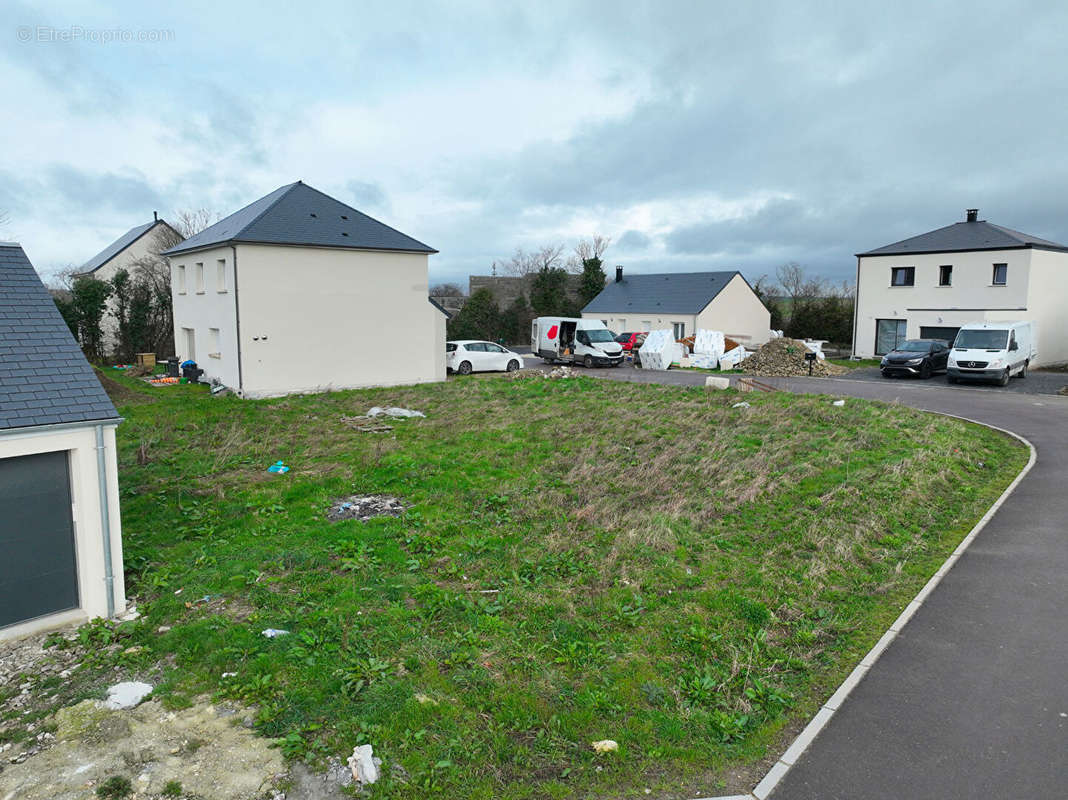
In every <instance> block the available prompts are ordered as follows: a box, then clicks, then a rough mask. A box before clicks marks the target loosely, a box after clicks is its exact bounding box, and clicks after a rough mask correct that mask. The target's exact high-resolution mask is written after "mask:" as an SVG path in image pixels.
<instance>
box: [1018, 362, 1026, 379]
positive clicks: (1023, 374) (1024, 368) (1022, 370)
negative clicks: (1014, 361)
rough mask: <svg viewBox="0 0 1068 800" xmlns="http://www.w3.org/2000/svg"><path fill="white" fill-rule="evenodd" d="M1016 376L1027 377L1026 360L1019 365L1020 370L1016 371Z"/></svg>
mask: <svg viewBox="0 0 1068 800" xmlns="http://www.w3.org/2000/svg"><path fill="white" fill-rule="evenodd" d="M1016 377H1017V378H1026V377H1027V362H1026V361H1025V362H1024V364H1023V366H1022V367H1020V371H1019V372H1017V373H1016Z"/></svg>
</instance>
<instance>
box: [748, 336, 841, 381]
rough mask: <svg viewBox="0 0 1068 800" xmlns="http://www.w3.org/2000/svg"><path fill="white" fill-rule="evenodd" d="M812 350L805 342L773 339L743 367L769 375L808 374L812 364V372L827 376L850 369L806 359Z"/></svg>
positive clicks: (752, 372) (750, 372) (755, 373)
mask: <svg viewBox="0 0 1068 800" xmlns="http://www.w3.org/2000/svg"><path fill="white" fill-rule="evenodd" d="M808 352H810V350H809V348H808V347H806V346H805V343H804V342H801V341H798V340H797V339H789V338H786V337H783V338H777V339H772V340H771V341H769V342H768V343H767V344H765V345H764V346H763V347H761V348H760V349H759V350H757V351H756V352H755V353H753V354H752V355H751V356H749V358H747V359H746V360H745V361H743V362H742V365H741V369H742V372H745V373H747V374H749V375H764V376H768V377H773V376H782V377H792V376H798V377H800V376H806V375H808V374H809V366H810V364H811V368H812V374H813V375H819V376H820V377H826V376H828V375H842V374H843V373H845V372H848V370H847V369H846V368H845V367H839V366H836V365H835V364H831V363H829V362H827V361H820V360H818V359H817V360H816V361H812V362H809V361H806V360H805V353H808Z"/></svg>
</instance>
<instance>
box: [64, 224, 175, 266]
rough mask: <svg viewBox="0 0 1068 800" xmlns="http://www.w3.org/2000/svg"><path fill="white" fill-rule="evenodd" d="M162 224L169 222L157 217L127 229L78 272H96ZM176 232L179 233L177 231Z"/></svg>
mask: <svg viewBox="0 0 1068 800" xmlns="http://www.w3.org/2000/svg"><path fill="white" fill-rule="evenodd" d="M160 225H167V223H166V222H164V221H163V220H161V219H156V220H153V221H152V222H146V223H145V224H144V225H137V226H136V227H133V228H130V230H128V231H126V233H124V234H123V235H122V236H120V237H119V238H118V239H116V240H115V241H114V242H112V243H111V244H109V245H108V246H107V247H105V248H104V249H103V250H101V251H100V252H99V253H97V254H96V255H95V256H93V257H92V258H90V259H89V260H88V261H86V262H85V263H84V264H82V265H81V267H79V268H78V273H79V274H81V275H84V274H86V273H89V272H96V271H97V270H98V269H100V268H101V267H102V266H104V265H105V264H107V263H108V262H109V261H111V259H113V258H114V257H115V256H117V255H118V254H119V253H121V252H122V251H123V250H125V249H126V248H127V247H129V246H130V245H132V244H133V243H134V242H136V241H137V240H138V239H140V238H141V237H142V236H144V235H145V234H146V233H148V232H149V231H152V230H155V229H156V228H157V227H158V226H160ZM167 227H168V228H171V230H172V231H173V230H174V228H172V227H171V226H170V225H167ZM174 232H175V233H178V232H177V231H174Z"/></svg>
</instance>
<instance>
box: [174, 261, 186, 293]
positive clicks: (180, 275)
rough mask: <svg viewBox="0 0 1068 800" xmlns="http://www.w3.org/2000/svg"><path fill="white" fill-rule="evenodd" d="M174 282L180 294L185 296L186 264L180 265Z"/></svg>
mask: <svg viewBox="0 0 1068 800" xmlns="http://www.w3.org/2000/svg"><path fill="white" fill-rule="evenodd" d="M174 282H175V284H176V285H177V286H178V294H185V264H179V265H178V267H177V274H176V275H175V277H174Z"/></svg>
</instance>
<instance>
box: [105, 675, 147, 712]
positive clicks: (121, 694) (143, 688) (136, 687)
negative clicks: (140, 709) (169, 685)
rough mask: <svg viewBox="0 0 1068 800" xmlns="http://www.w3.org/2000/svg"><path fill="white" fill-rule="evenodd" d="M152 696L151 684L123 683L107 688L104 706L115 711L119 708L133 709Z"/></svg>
mask: <svg viewBox="0 0 1068 800" xmlns="http://www.w3.org/2000/svg"><path fill="white" fill-rule="evenodd" d="M150 694H152V684H149V683H141V682H140V681H123V682H122V683H116V684H115V685H114V686H110V687H108V699H107V700H105V701H104V706H105V707H106V708H110V709H112V710H113V711H116V710H118V709H120V708H133V707H134V706H136V705H137V704H138V703H140V702H141V701H142V700H144V699H145V698H146V697H148V696H149V695H150Z"/></svg>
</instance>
